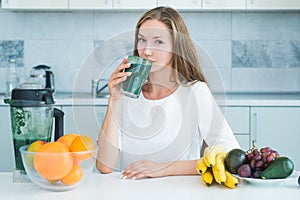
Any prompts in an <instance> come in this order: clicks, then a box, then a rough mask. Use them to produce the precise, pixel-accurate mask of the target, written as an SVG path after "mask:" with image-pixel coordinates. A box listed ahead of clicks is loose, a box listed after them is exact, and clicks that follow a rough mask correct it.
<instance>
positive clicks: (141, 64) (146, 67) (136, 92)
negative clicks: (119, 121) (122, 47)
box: [121, 56, 152, 99]
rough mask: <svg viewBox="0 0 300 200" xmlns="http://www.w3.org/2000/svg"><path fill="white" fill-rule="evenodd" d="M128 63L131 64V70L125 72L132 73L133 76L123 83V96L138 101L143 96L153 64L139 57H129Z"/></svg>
mask: <svg viewBox="0 0 300 200" xmlns="http://www.w3.org/2000/svg"><path fill="white" fill-rule="evenodd" d="M128 63H130V68H127V69H126V70H125V71H126V72H132V74H131V76H128V77H127V79H126V81H124V82H123V83H122V87H121V94H123V95H125V96H127V97H130V98H135V99H137V98H139V96H140V94H141V91H142V86H143V84H144V83H145V81H146V80H147V77H148V75H149V72H150V69H151V66H152V62H151V61H149V60H147V59H145V58H141V57H138V56H128Z"/></svg>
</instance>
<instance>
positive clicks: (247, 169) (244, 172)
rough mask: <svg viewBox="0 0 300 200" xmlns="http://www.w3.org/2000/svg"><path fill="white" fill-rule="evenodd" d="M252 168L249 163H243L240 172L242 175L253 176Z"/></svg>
mask: <svg viewBox="0 0 300 200" xmlns="http://www.w3.org/2000/svg"><path fill="white" fill-rule="evenodd" d="M251 173H252V172H251V168H250V166H249V164H243V165H242V166H240V167H239V169H238V174H239V175H240V176H241V177H251Z"/></svg>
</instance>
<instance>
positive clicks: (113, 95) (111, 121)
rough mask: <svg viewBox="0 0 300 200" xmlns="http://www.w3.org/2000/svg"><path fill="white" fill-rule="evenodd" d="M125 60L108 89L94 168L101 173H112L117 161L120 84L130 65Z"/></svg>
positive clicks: (113, 76)
mask: <svg viewBox="0 0 300 200" xmlns="http://www.w3.org/2000/svg"><path fill="white" fill-rule="evenodd" d="M127 60H128V59H127V58H125V59H124V60H123V61H122V63H121V64H120V65H119V66H118V67H117V69H116V70H115V71H114V72H113V73H112V75H111V77H110V79H109V82H108V88H109V93H110V97H109V99H108V107H107V111H106V115H105V118H104V121H103V124H102V127H101V130H100V133H99V136H98V141H97V144H98V147H99V150H98V155H97V161H96V167H97V169H98V170H99V171H100V172H101V173H111V172H113V170H114V168H115V166H116V164H117V162H118V159H119V154H120V150H119V125H120V124H119V123H120V121H119V119H120V114H121V113H120V110H121V109H120V102H121V98H120V96H121V95H120V84H121V83H122V82H124V81H125V80H126V78H127V76H130V75H131V73H130V72H125V71H124V70H125V69H126V68H129V67H130V65H129V64H126V63H127Z"/></svg>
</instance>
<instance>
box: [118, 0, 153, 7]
mask: <svg viewBox="0 0 300 200" xmlns="http://www.w3.org/2000/svg"><path fill="white" fill-rule="evenodd" d="M156 5H157V2H156V0H143V1H141V0H114V4H113V8H117V9H119V8H120V9H149V8H154V7H156Z"/></svg>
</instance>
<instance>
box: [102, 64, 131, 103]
mask: <svg viewBox="0 0 300 200" xmlns="http://www.w3.org/2000/svg"><path fill="white" fill-rule="evenodd" d="M127 61H128V58H124V60H123V61H122V63H121V64H120V65H119V66H118V67H117V69H116V70H115V71H114V72H113V73H112V75H111V76H110V78H109V81H108V89H109V94H110V97H111V98H113V99H119V98H120V85H121V83H122V82H124V81H125V80H126V79H127V76H130V75H131V72H125V69H127V68H129V67H130V64H129V63H127Z"/></svg>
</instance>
